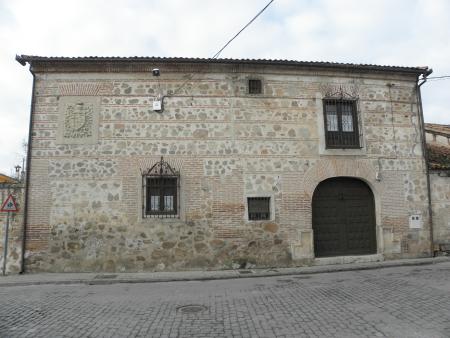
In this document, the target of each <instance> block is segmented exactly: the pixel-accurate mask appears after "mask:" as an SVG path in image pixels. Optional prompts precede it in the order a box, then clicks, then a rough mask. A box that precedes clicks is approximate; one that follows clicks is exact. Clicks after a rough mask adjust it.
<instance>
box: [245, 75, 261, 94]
mask: <svg viewBox="0 0 450 338" xmlns="http://www.w3.org/2000/svg"><path fill="white" fill-rule="evenodd" d="M248 93H249V94H262V82H261V80H258V79H250V80H248Z"/></svg>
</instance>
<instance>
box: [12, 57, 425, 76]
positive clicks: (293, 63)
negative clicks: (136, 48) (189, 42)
mask: <svg viewBox="0 0 450 338" xmlns="http://www.w3.org/2000/svg"><path fill="white" fill-rule="evenodd" d="M16 60H17V61H18V62H19V63H20V64H22V65H25V64H26V63H27V62H28V63H30V64H33V63H34V62H73V63H75V62H77V63H78V62H167V63H216V64H260V65H290V66H303V67H324V68H339V69H353V70H366V71H367V70H372V71H390V72H392V71H394V72H407V73H414V74H417V75H420V74H428V73H431V71H432V70H431V69H430V68H428V67H426V66H424V67H399V66H380V65H373V64H354V63H339V62H325V61H296V60H277V59H211V58H209V59H208V58H187V57H153V56H149V57H147V56H131V57H117V56H113V57H110V56H84V57H60V56H52V57H47V56H36V55H16Z"/></svg>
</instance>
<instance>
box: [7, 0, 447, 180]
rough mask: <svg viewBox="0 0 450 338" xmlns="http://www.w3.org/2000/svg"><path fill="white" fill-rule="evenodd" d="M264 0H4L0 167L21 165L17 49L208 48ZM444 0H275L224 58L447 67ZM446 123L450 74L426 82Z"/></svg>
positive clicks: (439, 119)
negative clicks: (446, 76) (446, 77)
mask: <svg viewBox="0 0 450 338" xmlns="http://www.w3.org/2000/svg"><path fill="white" fill-rule="evenodd" d="M267 2H268V0H246V1H242V0H227V1H218V0H216V1H213V0H189V1H186V0H185V1H183V0H128V1H127V0H77V1H64V0H39V1H37V0H0V44H1V49H0V74H1V76H0V172H3V173H6V174H12V170H13V169H12V168H13V166H14V165H16V164H21V158H22V156H23V155H22V153H23V151H22V142H23V141H24V140H26V139H27V132H28V121H29V106H30V99H31V84H32V77H31V74H30V73H29V71H28V69H27V68H25V67H22V66H21V65H19V64H18V63H17V62H16V61H15V60H14V56H15V54H29V55H41V56H91V55H93V56H183V57H211V56H212V55H214V54H215V53H216V52H217V51H218V50H219V49H220V47H222V46H223V44H224V43H225V42H226V41H228V39H229V38H231V37H232V36H233V35H234V34H235V33H237V32H238V31H239V29H240V28H242V26H243V25H244V24H246V23H247V22H248V21H249V20H250V19H251V18H252V17H253V16H254V15H255V14H256V13H257V12H258V11H259V10H260V9H262V8H263V7H264V6H265V4H266V3H267ZM449 15H450V1H449V0H275V1H274V2H273V3H272V5H271V6H270V7H269V8H268V9H267V10H266V12H264V13H263V14H262V15H261V16H260V17H259V18H258V19H257V20H256V21H255V22H254V23H253V24H252V25H251V26H250V27H249V28H248V29H247V30H245V31H244V32H243V33H242V34H241V35H240V36H239V37H238V38H237V39H236V40H235V41H233V43H232V44H231V45H230V46H229V47H228V48H227V49H226V50H225V51H224V52H223V53H222V54H221V57H230V58H269V59H291V60H300V61H333V62H351V63H370V64H380V65H396V66H429V67H432V68H433V69H434V73H433V74H432V75H431V76H442V75H450V19H449ZM422 88H423V92H422V95H423V100H424V112H425V120H426V122H434V123H443V124H450V109H449V108H448V107H449V106H450V79H447V80H440V81H439V80H435V81H429V82H428V83H426V84H425V85H424V86H423V87H422Z"/></svg>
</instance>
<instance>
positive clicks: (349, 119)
mask: <svg viewBox="0 0 450 338" xmlns="http://www.w3.org/2000/svg"><path fill="white" fill-rule="evenodd" d="M323 110H324V121H325V141H326V145H327V148H359V147H360V143H359V132H358V116H357V112H356V101H355V100H342V99H325V100H323Z"/></svg>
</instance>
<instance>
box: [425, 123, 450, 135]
mask: <svg viewBox="0 0 450 338" xmlns="http://www.w3.org/2000/svg"><path fill="white" fill-rule="evenodd" d="M425 131H427V132H430V133H435V134H440V135H443V136H447V137H450V125H448V124H436V123H425Z"/></svg>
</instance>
